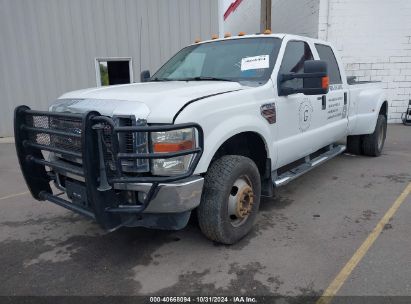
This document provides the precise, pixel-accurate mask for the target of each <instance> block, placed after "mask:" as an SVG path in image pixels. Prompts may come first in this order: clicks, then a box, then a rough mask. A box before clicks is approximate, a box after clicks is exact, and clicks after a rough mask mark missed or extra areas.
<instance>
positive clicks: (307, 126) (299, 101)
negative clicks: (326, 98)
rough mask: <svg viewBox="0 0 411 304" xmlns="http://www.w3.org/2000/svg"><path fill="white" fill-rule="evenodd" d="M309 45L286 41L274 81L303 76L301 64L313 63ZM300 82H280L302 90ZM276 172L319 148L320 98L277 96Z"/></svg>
mask: <svg viewBox="0 0 411 304" xmlns="http://www.w3.org/2000/svg"><path fill="white" fill-rule="evenodd" d="M313 59H314V56H313V52H312V48H311V45H310V44H309V43H307V42H306V41H302V40H294V39H293V40H289V41H288V42H287V45H286V47H285V51H284V56H283V58H282V62H281V66H280V70H279V73H278V77H280V75H281V74H283V73H303V72H304V62H305V61H307V60H313ZM302 82H303V80H302V79H292V80H288V81H286V82H284V83H283V84H284V85H285V86H286V87H290V88H298V87H302ZM277 111H278V114H277V127H278V134H277V147H278V161H277V168H279V167H282V166H284V165H287V164H289V163H291V162H294V161H296V160H298V159H300V158H303V157H305V156H307V155H309V154H311V153H313V152H315V151H317V150H318V149H320V148H322V147H323V142H324V140H323V139H322V132H323V130H322V127H323V119H322V115H323V113H322V95H311V96H308V95H304V94H302V93H297V94H291V95H288V96H279V97H278V101H277Z"/></svg>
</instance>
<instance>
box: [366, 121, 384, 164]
mask: <svg viewBox="0 0 411 304" xmlns="http://www.w3.org/2000/svg"><path fill="white" fill-rule="evenodd" d="M386 136H387V118H386V117H385V116H384V115H379V116H378V119H377V124H376V126H375V130H374V133H372V134H368V135H364V137H363V140H362V150H363V154H364V155H367V156H380V155H381V152H382V149H383V148H384V143H385V138H386Z"/></svg>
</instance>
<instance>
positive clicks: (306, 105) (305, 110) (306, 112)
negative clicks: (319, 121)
mask: <svg viewBox="0 0 411 304" xmlns="http://www.w3.org/2000/svg"><path fill="white" fill-rule="evenodd" d="M298 115H299V119H298V121H299V125H300V131H301V132H305V131H307V130H308V129H309V128H310V126H311V119H312V115H313V107H312V105H311V102H310V100H309V99H308V98H307V99H304V100H303V101H302V102H301V104H300V109H299V114H298Z"/></svg>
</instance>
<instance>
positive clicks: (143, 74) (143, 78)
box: [140, 70, 151, 82]
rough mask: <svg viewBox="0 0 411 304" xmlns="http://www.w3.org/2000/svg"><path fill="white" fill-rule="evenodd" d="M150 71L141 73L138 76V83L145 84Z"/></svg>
mask: <svg viewBox="0 0 411 304" xmlns="http://www.w3.org/2000/svg"><path fill="white" fill-rule="evenodd" d="M150 77H151V76H150V71H149V70H145V71H142V72H141V74H140V81H141V82H147V81H148V80H149V79H150Z"/></svg>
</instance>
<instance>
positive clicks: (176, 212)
mask: <svg viewBox="0 0 411 304" xmlns="http://www.w3.org/2000/svg"><path fill="white" fill-rule="evenodd" d="M141 76H142V83H133V84H126V85H116V86H109V87H98V88H92V89H86V90H80V91H75V92H71V93H67V94H64V95H63V96H61V97H60V98H59V99H58V100H57V101H55V102H54V103H53V104H52V105H51V106H50V108H49V111H35V110H31V109H30V108H29V107H27V106H19V107H17V108H16V110H15V142H16V149H17V155H18V159H19V162H20V166H21V170H22V173H23V175H24V178H25V180H26V183H27V185H28V187H29V189H30V191H31V194H32V195H33V197H34V198H35V199H37V200H47V201H50V202H53V203H55V204H57V205H60V206H62V207H65V208H67V209H69V210H72V211H74V212H77V213H80V214H82V215H84V216H86V217H89V218H92V219H95V220H96V221H97V223H99V224H100V225H101V226H102V227H103V228H104V229H106V230H109V231H112V230H115V229H116V228H119V227H122V226H128V227H138V226H140V227H150V228H160V229H182V228H183V227H185V226H186V224H187V222H188V220H189V217H190V214H191V213H192V212H193V211H195V212H197V217H198V223H199V226H200V228H201V230H202V232H203V233H204V234H205V235H206V236H207V237H208V238H209V239H211V240H214V241H217V242H221V243H225V244H232V243H235V242H236V241H238V240H240V239H241V238H242V237H244V236H245V235H246V234H247V233H248V232H249V231H250V230H251V229H252V226H253V223H254V221H255V219H256V215H257V212H258V209H259V204H260V198H261V196H272V195H273V191H274V189H275V188H276V187H280V186H282V185H285V184H287V183H288V182H290V181H291V180H293V179H294V178H296V177H298V176H300V175H301V174H303V173H305V172H307V171H309V170H311V169H313V168H315V167H316V166H318V165H320V164H322V163H324V162H325V161H327V160H329V159H331V158H333V157H335V156H337V155H339V154H340V153H342V152H344V151H346V150H348V151H349V152H350V153H355V154H363V155H369V156H378V155H380V154H381V151H382V149H383V146H384V141H385V137H386V128H387V100H386V98H385V97H384V94H383V90H382V89H381V88H380V86H379V85H378V84H377V83H354V84H353V83H352V81H350V84H349V83H348V82H347V77H346V75H345V71H344V68H343V64H342V62H341V60H340V58H339V57H338V56H337V54H336V52H335V49H334V48H333V47H332V45H331V44H329V43H327V42H324V41H320V40H315V39H310V38H305V37H300V36H293V35H286V34H259V35H257V34H256V35H241V36H234V37H227V38H223V39H212V40H209V41H203V42H197V43H195V44H193V45H190V46H187V47H185V48H183V49H182V50H181V51H179V52H178V53H177V54H176V55H175V56H174V57H172V58H171V59H170V60H169V61H168V62H166V63H165V64H164V66H162V67H161V68H160V69H159V70H158V71H157V72H156V73H155V74H154V75H153V76H152V77H150V74H149V72H148V71H144V72H143V73H142V74H141ZM345 137H346V138H347V144H346V145H341V144H337V142H339V141H340V140H341V139H343V138H345ZM52 183H54V185H55V187H53V188H52V187H51V186H52ZM55 188H57V190H56V189H55ZM52 189H54V192H53V190H52Z"/></svg>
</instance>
